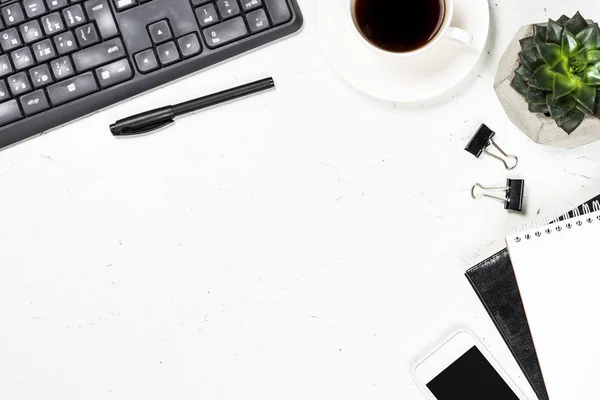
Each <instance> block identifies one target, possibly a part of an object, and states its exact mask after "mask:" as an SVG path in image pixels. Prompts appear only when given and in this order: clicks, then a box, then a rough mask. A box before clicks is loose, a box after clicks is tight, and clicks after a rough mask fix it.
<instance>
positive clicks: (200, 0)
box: [191, 0, 211, 6]
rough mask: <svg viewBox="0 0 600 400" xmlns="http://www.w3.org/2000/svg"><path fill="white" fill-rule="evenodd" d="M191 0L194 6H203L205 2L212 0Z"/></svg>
mask: <svg viewBox="0 0 600 400" xmlns="http://www.w3.org/2000/svg"><path fill="white" fill-rule="evenodd" d="M191 1H192V5H193V6H201V5H203V4H206V3H208V2H210V1H211V0H191Z"/></svg>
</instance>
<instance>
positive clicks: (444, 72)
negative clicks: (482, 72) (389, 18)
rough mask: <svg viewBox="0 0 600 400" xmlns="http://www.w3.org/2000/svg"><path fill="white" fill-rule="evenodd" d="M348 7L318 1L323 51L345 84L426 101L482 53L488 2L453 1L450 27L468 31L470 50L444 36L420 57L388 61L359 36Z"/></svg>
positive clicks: (341, 1)
mask: <svg viewBox="0 0 600 400" xmlns="http://www.w3.org/2000/svg"><path fill="white" fill-rule="evenodd" d="M348 7H349V3H348V0H320V1H319V14H318V25H319V35H320V37H321V44H322V46H323V49H324V50H325V53H326V54H327V57H328V58H329V61H330V62H331V65H332V66H333V68H334V69H335V70H337V72H338V73H339V74H340V75H341V76H342V77H343V78H344V79H345V80H346V81H348V83H350V85H352V86H354V87H355V88H356V89H358V90H360V91H362V92H364V93H366V94H368V95H371V96H373V97H376V98H379V99H383V100H389V101H394V102H412V101H422V100H426V99H429V98H432V97H435V96H438V95H440V94H442V93H444V92H446V91H448V90H450V89H451V88H453V87H454V86H456V85H457V84H458V83H460V82H461V81H462V80H463V79H464V78H465V76H467V75H468V74H469V72H471V70H472V69H473V67H475V65H476V64H477V61H478V60H479V58H480V57H481V54H482V53H483V49H484V47H485V43H486V41H487V37H488V32H489V27H490V10H489V5H488V2H487V0H456V1H455V5H454V17H453V21H452V25H453V26H456V27H458V28H462V29H464V30H466V31H468V32H470V33H471V34H472V35H473V37H474V44H473V47H472V48H469V47H467V46H465V45H463V44H461V43H458V42H455V41H454V40H452V39H446V38H444V39H442V41H440V42H439V43H437V44H436V45H435V46H434V47H432V48H431V49H430V50H428V51H426V52H425V53H423V54H421V55H418V56H414V57H412V58H395V59H390V58H388V57H384V56H382V55H379V54H378V53H377V52H375V51H373V50H372V49H370V48H369V47H367V46H366V45H365V44H364V43H363V42H362V41H361V40H360V39H359V37H358V35H357V34H356V32H354V29H355V27H354V24H353V23H352V21H351V20H350V18H349V17H348Z"/></svg>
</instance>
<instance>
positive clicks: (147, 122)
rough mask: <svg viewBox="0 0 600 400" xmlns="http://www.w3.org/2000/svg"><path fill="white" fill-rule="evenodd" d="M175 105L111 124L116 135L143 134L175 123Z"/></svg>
mask: <svg viewBox="0 0 600 400" xmlns="http://www.w3.org/2000/svg"><path fill="white" fill-rule="evenodd" d="M173 118H174V115H173V107H171V106H166V107H161V108H157V109H155V110H150V111H146V112H143V113H140V114H136V115H133V116H131V117H128V118H124V119H121V120H119V121H117V122H115V123H114V124H112V125H111V126H110V131H111V132H112V134H113V135H115V136H127V135H141V134H143V133H147V132H150V131H153V130H156V129H158V128H161V127H163V126H165V125H168V124H171V123H173Z"/></svg>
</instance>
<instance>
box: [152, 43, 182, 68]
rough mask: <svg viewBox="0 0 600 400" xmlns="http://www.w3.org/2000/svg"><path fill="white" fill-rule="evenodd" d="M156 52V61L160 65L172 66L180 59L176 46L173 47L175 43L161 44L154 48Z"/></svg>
mask: <svg viewBox="0 0 600 400" xmlns="http://www.w3.org/2000/svg"><path fill="white" fill-rule="evenodd" d="M156 52H157V53H158V59H159V60H160V63H161V64H162V65H169V64H173V63H174V62H175V61H178V60H180V59H181V57H180V56H179V51H177V46H175V42H167V43H165V44H161V45H160V46H158V47H157V48H156Z"/></svg>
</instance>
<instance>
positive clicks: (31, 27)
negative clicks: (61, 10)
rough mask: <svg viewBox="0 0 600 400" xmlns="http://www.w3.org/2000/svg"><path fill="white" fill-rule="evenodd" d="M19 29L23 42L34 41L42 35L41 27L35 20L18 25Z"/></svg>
mask: <svg viewBox="0 0 600 400" xmlns="http://www.w3.org/2000/svg"><path fill="white" fill-rule="evenodd" d="M19 30H20V31H21V36H23V40H24V41H25V43H31V42H35V41H36V40H38V39H41V38H42V36H43V35H42V28H41V27H40V23H39V22H38V21H37V20H33V21H29V22H26V23H24V24H22V25H20V26H19Z"/></svg>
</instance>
